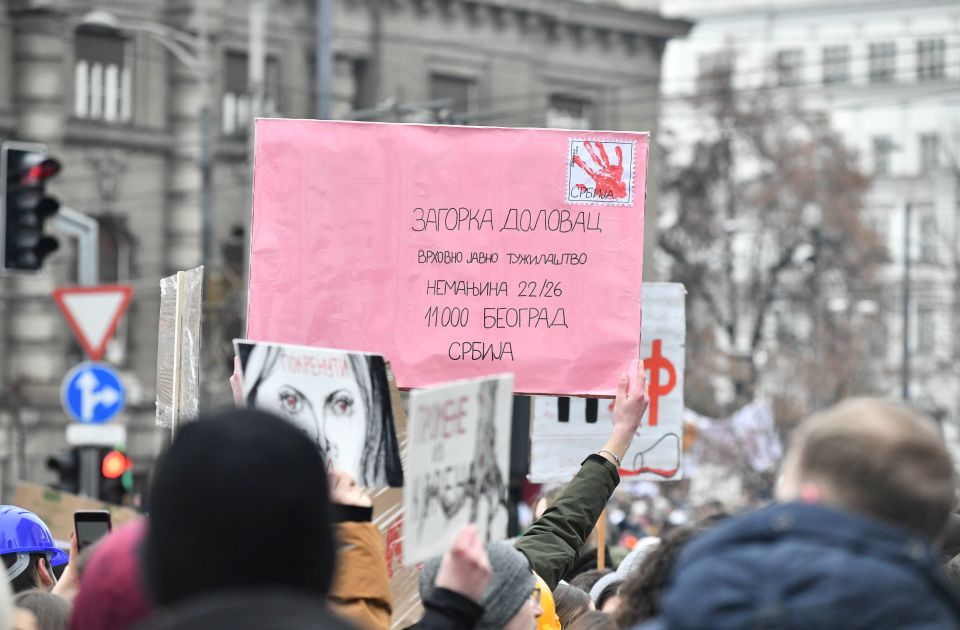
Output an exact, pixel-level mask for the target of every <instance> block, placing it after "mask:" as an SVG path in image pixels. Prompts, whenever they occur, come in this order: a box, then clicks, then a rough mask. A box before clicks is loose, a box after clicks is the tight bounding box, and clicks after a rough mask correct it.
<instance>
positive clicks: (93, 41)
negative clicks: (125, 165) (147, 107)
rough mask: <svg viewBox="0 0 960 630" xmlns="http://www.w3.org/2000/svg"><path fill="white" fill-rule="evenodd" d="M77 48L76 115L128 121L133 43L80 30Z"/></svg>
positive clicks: (74, 106)
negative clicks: (130, 49) (130, 51)
mask: <svg viewBox="0 0 960 630" xmlns="http://www.w3.org/2000/svg"><path fill="white" fill-rule="evenodd" d="M75 46H76V49H75V56H76V63H75V65H74V73H73V76H74V101H73V103H74V105H73V113H74V115H75V116H76V117H77V118H89V119H93V120H102V121H104V122H109V123H118V122H127V121H129V120H130V115H131V111H132V107H131V101H132V88H131V77H130V67H131V65H132V64H131V59H130V54H129V46H130V43H129V42H128V41H127V40H125V39H123V38H122V37H118V36H116V35H108V34H102V33H88V32H85V31H82V30H81V31H77V34H76V40H75Z"/></svg>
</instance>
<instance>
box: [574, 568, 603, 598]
mask: <svg viewBox="0 0 960 630" xmlns="http://www.w3.org/2000/svg"><path fill="white" fill-rule="evenodd" d="M610 573H613V569H590V570H589V571H584V572H583V573H581V574H580V575H578V576H577V577H575V578H573V579H572V580H570V586H573V587H575V588H579V589H580V590H581V591H584V592H585V593H588V594H589V593H590V589H592V588H593V585H594V584H596V583H597V580H599V579H600V578H602V577H603V576H605V575H608V574H610Z"/></svg>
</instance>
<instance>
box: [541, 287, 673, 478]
mask: <svg viewBox="0 0 960 630" xmlns="http://www.w3.org/2000/svg"><path fill="white" fill-rule="evenodd" d="M685 295H686V291H685V290H684V288H683V285H682V284H672V283H655V282H653V283H644V284H643V326H642V329H641V337H642V343H641V356H642V357H643V363H644V367H645V368H646V370H647V382H648V383H649V385H650V405H649V407H648V408H647V413H646V415H645V416H644V418H643V421H642V423H641V425H640V430H639V431H638V433H637V437H636V438H635V439H634V441H633V445H632V446H631V447H630V450H629V451H627V454H626V455H625V456H624V458H623V463H622V465H621V467H620V476H621V477H622V478H623V479H624V480H629V479H634V480H645V481H664V480H676V479H681V478H682V477H683V462H682V455H683V449H682V447H683V370H684V348H685V343H686V319H685V312H684V298H685ZM612 405H613V403H612V401H609V400H598V399H595V398H594V399H583V398H555V397H550V396H536V397H534V399H533V428H532V432H531V438H530V439H531V449H530V474H529V479H530V481H532V482H534V483H548V482H566V481H569V480H570V478H571V477H572V476H573V475H574V474H576V472H577V470H579V469H580V463H581V462H582V461H583V458H584V456H585V454H586V453H590V452H596V451H597V449H600V448H602V447H603V444H604V442H605V441H606V439H607V437H609V435H610V431H611V429H612V426H613V414H612V411H613V408H612Z"/></svg>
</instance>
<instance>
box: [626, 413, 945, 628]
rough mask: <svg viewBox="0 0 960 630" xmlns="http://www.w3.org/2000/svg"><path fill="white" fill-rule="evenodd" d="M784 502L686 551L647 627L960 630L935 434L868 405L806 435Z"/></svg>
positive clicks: (808, 428) (801, 432) (787, 471)
mask: <svg viewBox="0 0 960 630" xmlns="http://www.w3.org/2000/svg"><path fill="white" fill-rule="evenodd" d="M776 495H777V500H778V503H776V504H774V505H772V506H769V507H767V508H764V509H761V510H758V511H756V512H753V513H752V514H748V515H746V516H742V517H740V518H736V519H730V520H729V521H727V522H725V523H723V524H721V525H719V526H717V527H716V529H714V530H713V531H711V532H709V533H706V534H704V535H702V536H700V537H698V538H697V539H695V540H693V541H691V542H690V543H689V544H688V545H686V546H685V548H684V550H683V552H682V553H681V555H680V559H679V561H678V563H677V565H676V568H675V569H674V571H673V574H672V577H671V579H670V582H669V585H668V587H667V590H666V592H665V594H664V596H663V601H662V611H661V616H660V617H659V618H658V619H657V620H655V621H653V622H650V623H649V624H647V625H644V626H641V627H643V628H671V629H673V628H678V629H679V628H714V629H718V630H722V629H724V628H754V627H765V628H773V627H789V628H846V629H851V630H856V629H858V628H864V629H866V628H871V629H873V630H877V629H883V628H890V629H894V628H930V629H933V628H958V627H960V598H958V595H957V592H956V591H955V590H954V587H953V586H952V585H951V584H950V583H949V582H948V580H947V579H946V576H945V575H944V572H943V569H942V568H941V566H940V561H939V558H938V555H937V553H936V552H935V551H934V548H933V544H934V542H935V541H936V540H937V538H938V537H939V536H940V535H941V533H942V532H943V530H944V528H945V526H946V523H947V519H948V516H949V515H950V512H951V510H952V509H953V507H954V504H955V501H956V481H955V478H954V469H953V464H952V462H951V461H950V456H949V454H948V453H947V450H946V448H945V446H944V444H943V440H942V438H941V436H940V434H939V432H938V430H937V427H936V425H935V424H934V423H933V422H932V421H931V420H930V419H929V418H927V417H926V416H924V415H922V414H921V413H919V412H918V411H916V410H915V409H913V408H911V407H909V406H907V405H905V404H902V403H899V402H894V401H887V400H879V399H855V400H849V401H846V402H842V403H840V404H838V405H836V406H834V407H832V408H830V409H827V410H825V411H823V412H820V413H818V414H816V415H814V416H813V417H811V418H809V419H808V420H807V421H805V422H804V423H803V424H802V425H801V426H800V427H798V429H797V430H796V432H795V433H794V435H793V439H792V440H791V444H790V448H789V450H788V452H787V454H786V456H785V458H784V461H783V465H782V470H781V478H780V481H779V485H778V488H777V492H776Z"/></svg>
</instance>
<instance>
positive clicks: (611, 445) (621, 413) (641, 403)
mask: <svg viewBox="0 0 960 630" xmlns="http://www.w3.org/2000/svg"><path fill="white" fill-rule="evenodd" d="M649 403H650V391H649V386H648V384H647V375H646V372H644V368H643V361H638V362H637V375H636V380H635V381H634V383H633V388H631V387H630V378H629V377H628V376H627V375H626V374H623V375H621V376H620V382H619V384H618V385H617V398H616V400H614V402H613V433H611V435H610V439H609V440H607V444H606V446H604V447H603V450H604V451H611V452H612V453H614V454H615V455H616V456H617V457H619V458H621V459H622V458H623V456H624V455H625V454H626V452H627V449H629V448H630V444H631V443H632V442H633V436H634V435H636V434H637V429H639V428H640V421H641V420H642V419H643V414H644V413H646V411H647V405H648V404H649ZM600 454H601V455H603V456H604V457H606V458H607V459H609V460H610V461H611V462H613V463H614V464H617V465H619V462H616V461H614V460H613V458H612V457H610V456H609V455H608V454H607V453H603V452H601V453H600Z"/></svg>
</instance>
